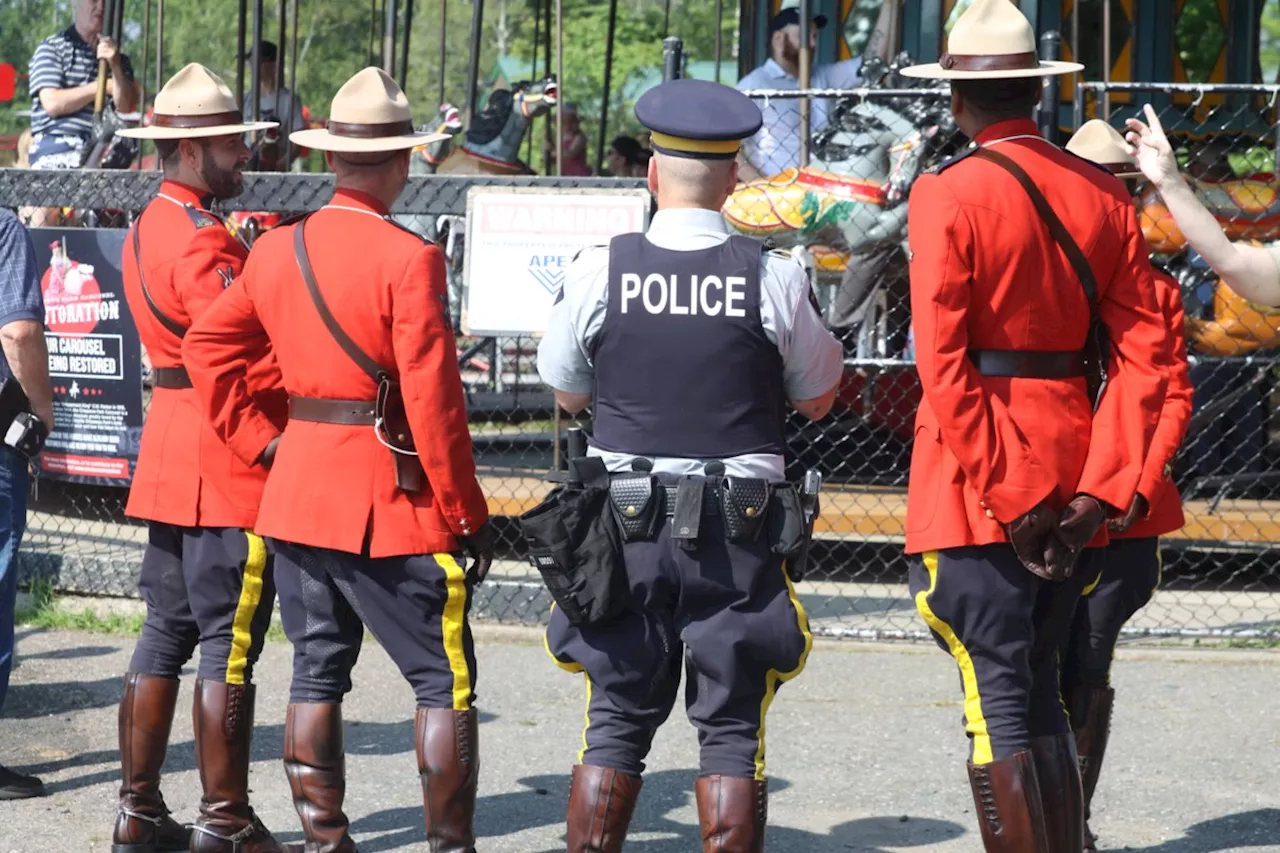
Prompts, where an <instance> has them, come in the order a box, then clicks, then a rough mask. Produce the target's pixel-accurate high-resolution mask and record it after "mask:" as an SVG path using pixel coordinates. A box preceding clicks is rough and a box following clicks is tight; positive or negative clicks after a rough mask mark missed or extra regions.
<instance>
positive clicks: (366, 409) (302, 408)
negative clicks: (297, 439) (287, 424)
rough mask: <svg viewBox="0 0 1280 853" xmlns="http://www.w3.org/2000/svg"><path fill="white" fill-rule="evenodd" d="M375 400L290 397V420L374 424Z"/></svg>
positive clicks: (350, 424)
mask: <svg viewBox="0 0 1280 853" xmlns="http://www.w3.org/2000/svg"><path fill="white" fill-rule="evenodd" d="M373 408H374V401H373V400H326V399H322V398H320V397H290V398H289V420H291V421H310V422H311V423H316V424H346V425H347V426H373Z"/></svg>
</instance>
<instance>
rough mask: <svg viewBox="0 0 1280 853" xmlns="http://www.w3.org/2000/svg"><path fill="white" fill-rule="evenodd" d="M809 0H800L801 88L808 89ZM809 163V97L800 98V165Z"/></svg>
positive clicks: (810, 18) (810, 59) (810, 58)
mask: <svg viewBox="0 0 1280 853" xmlns="http://www.w3.org/2000/svg"><path fill="white" fill-rule="evenodd" d="M809 12H810V9H809V0H800V88H801V89H808V88H809V80H810V69H811V63H812V60H813V57H812V56H811V55H810V52H809V26H810V23H809V22H810V21H811V20H812V17H811V16H810V14H809ZM808 165H809V98H808V97H804V98H801V99H800V167H801V168H804V167H805V166H808Z"/></svg>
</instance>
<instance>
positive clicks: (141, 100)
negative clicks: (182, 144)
mask: <svg viewBox="0 0 1280 853" xmlns="http://www.w3.org/2000/svg"><path fill="white" fill-rule="evenodd" d="M150 54H151V0H142V66H141V70H140V71H139V73H138V88H139V89H140V90H141V91H140V92H139V94H138V113H139V114H140V116H141V118H140V119H139V120H138V124H139V125H141V124H142V118H145V117H146V115H147V59H148V58H149V56H150ZM146 144H147V140H145V139H139V140H138V166H137V168H139V169H141V168H142V154H143V151H144V146H145V145H146ZM157 165H159V164H157Z"/></svg>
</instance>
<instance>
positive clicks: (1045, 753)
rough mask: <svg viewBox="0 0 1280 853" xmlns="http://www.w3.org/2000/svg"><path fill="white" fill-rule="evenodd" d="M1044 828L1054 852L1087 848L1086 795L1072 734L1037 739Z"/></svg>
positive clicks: (1069, 852)
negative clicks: (1081, 784) (1081, 781)
mask: <svg viewBox="0 0 1280 853" xmlns="http://www.w3.org/2000/svg"><path fill="white" fill-rule="evenodd" d="M1031 755H1032V756H1033V757H1034V759H1035V762H1036V779H1037V780H1038V781H1039V783H1040V802H1041V803H1043V804H1044V828H1045V832H1046V833H1047V834H1048V836H1049V851H1050V853H1081V851H1082V850H1083V849H1084V796H1083V795H1082V794H1081V789H1080V769H1079V768H1078V767H1077V766H1076V741H1075V737H1073V736H1072V735H1071V734H1069V733H1064V734H1060V735H1049V736H1047V737H1033V738H1032V739H1031Z"/></svg>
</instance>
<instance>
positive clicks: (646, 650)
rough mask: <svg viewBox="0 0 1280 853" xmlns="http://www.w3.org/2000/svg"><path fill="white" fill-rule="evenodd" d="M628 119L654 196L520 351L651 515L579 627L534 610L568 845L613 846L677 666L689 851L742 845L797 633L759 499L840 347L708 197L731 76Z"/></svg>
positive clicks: (798, 618)
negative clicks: (532, 357) (562, 674)
mask: <svg viewBox="0 0 1280 853" xmlns="http://www.w3.org/2000/svg"><path fill="white" fill-rule="evenodd" d="M636 118H637V119H639V120H640V122H641V123H642V124H644V125H645V126H646V127H648V128H650V129H651V130H652V132H653V136H652V141H653V148H654V156H653V160H652V161H650V165H649V188H650V189H651V190H652V191H653V193H654V195H655V196H656V197H657V202H658V212H657V213H656V214H655V215H654V218H653V221H652V222H651V223H650V226H649V229H648V231H647V232H646V233H644V234H625V235H621V236H619V237H616V238H614V239H613V241H612V242H611V243H610V245H609V246H607V247H604V246H602V247H597V248H590V249H587V250H585V251H583V252H582V253H581V254H580V255H579V256H578V257H577V259H576V260H575V261H574V262H573V263H572V264H571V265H570V267H569V269H568V272H567V274H566V276H565V283H564V288H563V291H562V294H561V298H560V299H559V301H558V302H557V304H556V305H555V307H554V308H553V309H552V314H551V317H550V321H549V324H548V329H547V333H546V335H545V336H544V338H543V340H542V342H541V344H540V346H539V348H538V372H539V373H540V374H541V376H542V378H543V380H544V381H545V382H546V383H547V384H548V385H550V386H551V387H552V388H554V389H555V392H556V398H557V399H558V400H559V401H560V404H561V405H562V406H564V407H565V408H566V409H567V410H569V411H580V410H582V409H583V408H585V407H586V406H588V405H590V406H592V423H593V428H594V432H593V435H592V446H591V448H590V451H589V459H592V460H598V465H597V469H598V470H601V471H602V472H608V475H609V476H608V479H609V480H610V481H611V487H617V489H618V491H617V495H619V496H622V495H623V494H624V492H625V491H626V490H627V489H630V488H637V487H638V488H641V489H645V490H647V494H648V497H647V499H635V500H634V501H633V504H640V505H641V506H643V507H644V510H643V511H641V512H640V513H639V515H638V518H639V519H640V520H641V521H642V522H643V520H644V519H645V518H648V519H650V521H648V522H647V525H648V529H647V530H644V531H640V530H634V529H630V530H629V531H628V534H627V539H628V541H626V542H625V543H624V544H623V545H622V546H621V547H622V553H621V562H623V563H624V564H625V566H624V572H623V574H624V576H625V577H624V579H623V581H622V582H621V584H620V586H621V587H623V588H624V592H623V593H622V594H621V598H622V600H623V609H622V612H621V613H620V614H619V615H617V616H615V617H614V618H612V619H610V620H608V621H606V622H603V623H601V624H599V625H579V624H574V623H572V622H571V621H570V620H569V618H568V617H567V616H566V613H565V611H564V609H562V608H559V607H558V608H556V609H554V610H553V611H552V612H551V616H550V620H549V624H548V626H547V650H548V651H549V652H550V653H551V655H552V657H553V658H554V659H555V661H556V663H557V664H558V665H560V666H561V667H562V668H564V669H567V670H570V671H572V672H580V673H585V675H586V678H587V726H586V730H585V731H584V732H583V735H582V745H583V746H582V750H581V751H580V752H579V753H578V763H577V764H576V765H575V766H574V768H573V778H572V782H571V785H570V792H569V805H568V815H567V841H568V845H567V849H568V851H569V853H618V851H620V850H622V849H623V842H624V840H625V838H626V834H627V828H628V825H629V822H630V820H631V816H632V813H633V810H634V808H635V805H636V802H637V799H638V797H639V794H640V788H641V780H642V773H643V771H644V766H645V764H644V762H645V758H646V756H647V754H648V751H649V747H650V744H651V743H652V740H653V736H654V733H655V732H656V731H657V729H658V727H659V726H660V725H661V724H662V722H663V721H664V720H666V719H667V717H668V716H669V715H670V713H671V710H672V707H673V705H674V704H675V702H676V699H677V694H678V688H679V684H680V676H681V671H682V670H683V671H685V673H686V680H687V684H688V689H687V691H686V696H685V704H686V711H687V714H688V717H689V720H690V721H691V722H692V723H693V724H694V726H695V727H696V728H697V730H698V743H699V747H700V749H699V752H700V758H699V765H700V766H699V772H698V778H697V781H696V784H695V794H696V799H697V805H698V816H699V822H700V825H701V833H702V841H703V849H704V850H705V851H707V853H759V851H762V850H764V845H765V824H766V817H767V801H768V781H767V778H766V776H765V720H766V717H767V714H768V711H769V706H770V703H771V702H772V700H773V698H774V696H775V694H776V691H777V689H778V687H779V685H780V684H781V683H782V682H785V681H788V680H790V679H791V678H793V677H795V676H797V675H798V674H799V673H800V672H801V671H802V670H803V668H804V664H805V660H806V658H807V656H808V653H809V649H810V647H811V638H810V634H809V627H808V620H807V619H806V617H805V614H804V608H803V607H802V606H801V604H800V600H799V598H798V596H797V595H796V593H795V589H794V588H793V586H792V584H791V581H790V580H789V578H788V577H787V574H786V566H785V564H784V558H783V557H781V556H779V554H778V553H775V551H774V547H773V546H775V545H777V544H778V543H777V542H776V541H774V540H773V539H772V536H771V532H772V526H771V525H772V524H773V520H775V519H776V520H777V521H778V522H779V523H781V521H782V518H783V516H782V515H780V512H781V510H780V509H779V508H778V504H767V503H764V502H765V501H766V500H767V496H769V495H778V494H781V493H782V492H783V490H789V489H791V486H789V485H787V484H786V480H785V476H784V464H783V460H784V456H785V453H786V449H785V439H784V433H783V425H784V420H785V416H786V406H787V402H788V401H790V403H791V407H792V408H794V409H795V410H796V411H798V412H799V413H801V414H802V415H805V416H806V417H809V418H813V419H815V420H816V419H818V418H821V417H823V416H824V415H825V414H826V413H827V412H828V411H829V410H830V409H831V404H832V401H833V400H834V398H835V393H836V387H837V385H838V384H839V382H840V378H841V374H842V372H843V363H842V358H841V352H840V345H839V343H838V342H837V341H836V340H835V338H833V337H832V335H831V333H830V332H828V331H827V330H826V328H824V326H823V323H822V318H821V315H820V314H819V312H818V309H817V303H816V301H815V300H814V298H813V291H812V288H811V286H810V284H809V278H808V276H807V275H806V273H805V271H804V268H803V267H802V266H801V265H800V264H799V263H797V262H796V261H795V260H794V259H793V258H792V257H790V256H789V255H786V254H785V253H774V252H765V251H763V247H762V245H761V244H760V243H759V242H757V241H755V240H751V239H749V238H746V237H742V236H731V234H730V232H729V229H728V228H727V227H726V225H725V221H724V217H723V215H722V214H721V212H720V211H721V208H722V207H723V205H724V202H725V199H726V198H727V197H728V195H729V193H730V192H732V191H733V188H734V185H735V182H736V178H737V168H736V164H735V160H734V158H735V156H736V155H737V153H738V149H739V146H740V144H741V141H742V140H743V139H745V138H748V137H750V136H751V135H752V134H753V133H755V132H756V131H757V130H758V129H759V128H760V123H761V116H760V110H759V108H758V107H757V106H756V105H755V104H754V103H752V102H751V100H750V99H749V98H747V97H746V96H745V95H743V94H741V93H740V92H737V91H735V90H734V89H732V88H730V87H728V86H723V85H720V84H718V83H710V82H706V81H700V80H675V81H671V82H667V83H663V84H662V85H660V86H657V87H655V88H653V89H652V90H650V91H649V92H647V93H645V95H644V96H643V97H642V98H641V99H640V100H639V102H638V103H637V104H636ZM635 472H648V473H635ZM636 478H639V479H636ZM653 478H656V480H657V484H656V485H655V484H654V482H653ZM636 484H643V485H639V486H637V485H636ZM792 494H794V493H792ZM726 495H728V496H732V497H729V498H726ZM686 497H687V498H688V499H687V500H686ZM627 500H628V503H632V499H630V498H628V499H627ZM739 501H741V503H739ZM752 501H757V503H752ZM681 507H686V508H687V511H686V510H685V509H681ZM623 511H624V513H625V512H626V510H623ZM762 527H763V529H762ZM783 550H785V549H783Z"/></svg>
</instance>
